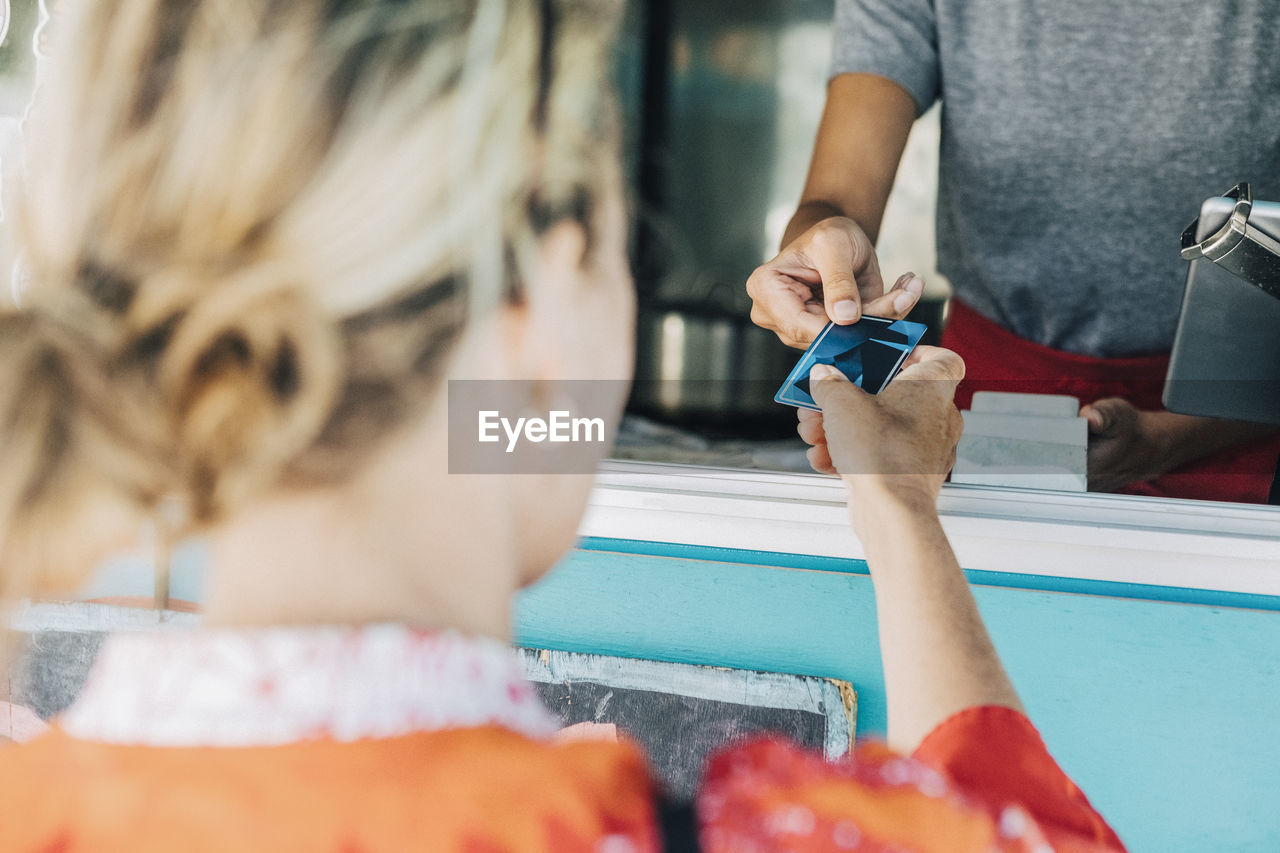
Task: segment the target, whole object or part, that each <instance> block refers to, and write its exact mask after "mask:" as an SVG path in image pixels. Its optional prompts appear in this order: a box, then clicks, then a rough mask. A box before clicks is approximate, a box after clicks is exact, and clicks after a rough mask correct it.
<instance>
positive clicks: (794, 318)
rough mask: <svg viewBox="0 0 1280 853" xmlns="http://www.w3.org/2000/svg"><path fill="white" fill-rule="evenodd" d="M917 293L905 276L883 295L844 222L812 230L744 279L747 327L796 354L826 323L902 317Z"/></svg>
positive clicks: (873, 263)
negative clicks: (749, 324)
mask: <svg viewBox="0 0 1280 853" xmlns="http://www.w3.org/2000/svg"><path fill="white" fill-rule="evenodd" d="M923 292H924V281H923V280H922V279H921V278H920V277H919V276H916V275H913V274H911V273H908V274H906V275H904V276H902V277H901V278H899V279H898V281H897V283H896V284H894V286H893V288H892V289H891V290H890V291H889V292H888V293H885V292H884V280H883V279H882V278H881V276H880V263H879V261H877V260H876V251H875V248H874V247H873V246H872V245H871V240H870V239H869V238H868V237H867V235H866V233H865V232H863V230H862V229H861V228H859V227H858V224H857V223H856V222H854V221H853V220H852V219H849V218H847V217H844V216H833V217H830V218H828V219H824V220H822V221H821V222H819V223H818V224H817V225H814V226H813V227H812V228H810V229H809V230H808V231H806V232H804V233H803V234H801V235H800V236H799V237H797V238H796V239H795V240H794V241H792V242H791V244H790V245H788V246H787V247H786V248H785V249H783V250H782V251H781V252H780V253H778V256H777V257H776V258H774V259H773V260H771V261H769V263H767V264H765V265H763V266H761V267H759V268H758V269H756V271H755V272H754V273H752V274H751V278H749V279H747V294H748V295H749V296H750V297H751V301H752V306H751V321H752V322H753V323H755V324H756V325H757V326H760V327H762V328H765V329H768V330H769V331H771V332H774V333H775V334H777V336H778V337H779V338H780V339H781V340H782V342H783V343H784V344H786V345H787V346H792V347H797V348H799V349H804V348H805V347H807V346H808V345H809V344H810V343H812V342H813V339H814V338H816V337H817V336H818V333H819V332H821V331H822V330H823V329H824V328H826V325H827V323H828V322H835V323H838V324H840V325H848V324H850V323H855V322H857V321H858V320H859V319H860V318H861V317H862V315H863V314H864V313H865V314H871V315H873V316H876V317H889V318H892V319H895V320H896V319H899V318H902V317H905V316H906V315H907V312H909V311H910V310H911V309H912V308H913V307H914V306H915V304H916V302H918V301H919V300H920V294H922V293H923Z"/></svg>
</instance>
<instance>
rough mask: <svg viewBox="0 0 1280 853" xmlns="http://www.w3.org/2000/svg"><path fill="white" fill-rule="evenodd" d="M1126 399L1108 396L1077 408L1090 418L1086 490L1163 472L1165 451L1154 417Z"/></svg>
mask: <svg viewBox="0 0 1280 853" xmlns="http://www.w3.org/2000/svg"><path fill="white" fill-rule="evenodd" d="M1160 414H1161V413H1159V412H1144V411H1140V410H1139V409H1137V408H1136V407H1134V405H1133V404H1132V403H1130V402H1129V401H1128V400H1122V399H1120V398H1119V397H1108V398H1106V399H1103V400H1098V401H1097V402H1094V403H1091V404H1089V405H1087V406H1082V407H1081V408H1080V417H1082V418H1087V419H1088V421H1089V456H1088V459H1089V462H1088V465H1089V491H1091V492H1113V491H1115V490H1116V489H1118V488H1120V487H1121V486H1124V485H1127V484H1129V483H1136V482H1140V481H1146V480H1153V479H1155V478H1156V477H1159V476H1160V475H1161V474H1164V473H1166V470H1167V468H1168V466H1167V465H1166V454H1165V451H1164V450H1163V449H1162V446H1161V442H1160V441H1159V440H1158V435H1159V430H1158V429H1156V428H1155V427H1156V425H1155V424H1154V423H1153V418H1156V417H1159V415H1160Z"/></svg>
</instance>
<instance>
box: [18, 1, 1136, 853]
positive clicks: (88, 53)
mask: <svg viewBox="0 0 1280 853" xmlns="http://www.w3.org/2000/svg"><path fill="white" fill-rule="evenodd" d="M615 17H616V9H614V8H613V6H612V4H610V3H606V2H592V1H591V0H546V2H541V3H536V2H528V0H439V2H432V3H420V2H380V3H379V2H341V0H329V2H318V0H275V1H274V2H250V0H206V1H205V2H197V0H96V2H92V3H81V4H77V8H76V9H75V11H74V14H72V16H71V20H70V21H69V22H68V29H67V30H66V31H65V32H64V33H63V35H62V36H61V38H62V41H61V43H60V44H57V45H55V50H56V53H57V56H56V62H57V64H56V66H55V76H54V78H53V79H52V80H51V81H50V83H49V85H48V87H47V89H46V90H45V91H44V92H43V93H42V96H41V101H42V102H41V103H40V105H39V110H38V111H37V130H36V131H35V135H34V137H33V143H32V145H31V148H30V151H29V158H30V168H29V173H30V174H29V181H28V186H27V189H26V192H25V195H24V198H23V199H21V203H20V205H19V207H18V213H17V231H16V235H17V240H18V246H19V248H20V249H21V251H22V253H23V257H24V258H25V263H26V265H27V268H28V269H29V271H30V277H31V283H30V286H29V288H28V289H27V290H26V292H25V293H24V295H23V304H22V306H21V308H13V309H11V310H8V311H7V312H6V313H5V314H4V315H3V317H2V318H0V371H3V376H2V378H0V471H2V472H3V475H2V476H0V579H2V581H3V585H4V588H3V593H4V595H5V596H6V597H8V598H15V597H18V596H23V595H30V594H55V593H57V592H58V591H60V590H64V589H67V588H70V587H74V586H75V584H76V583H77V582H78V581H79V580H80V579H81V578H82V576H83V574H84V572H85V571H86V569H87V567H89V566H91V565H92V564H93V563H94V561H95V560H97V559H99V558H100V557H101V556H102V555H103V554H105V553H107V552H109V551H111V550H112V549H113V548H117V547H119V546H121V545H123V544H127V543H128V542H129V540H130V537H131V535H132V532H133V531H136V530H137V529H138V528H139V526H140V524H141V523H142V522H143V521H145V520H151V519H157V518H160V519H162V520H163V523H164V524H165V525H167V526H169V527H170V528H171V529H172V532H174V533H175V534H183V535H185V534H189V533H200V534H202V535H203V536H205V537H206V538H207V540H208V542H209V543H210V548H211V553H212V558H211V568H210V577H209V582H208V584H209V585H208V590H207V593H206V607H205V623H206V627H205V628H203V629H201V630H199V631H196V632H192V633H190V634H176V635H170V636H164V637H128V636H121V637H116V638H113V639H112V640H111V641H109V643H108V645H107V646H106V648H105V649H104V651H103V654H102V656H101V658H100V660H99V661H98V663H97V664H96V668H95V671H94V673H93V674H92V675H91V677H90V681H89V683H88V685H87V687H86V689H85V691H84V693H83V695H82V696H81V697H80V698H79V699H78V700H77V702H76V704H75V705H74V706H73V707H72V708H71V709H70V710H69V711H68V712H67V713H66V714H65V715H64V716H63V717H61V719H59V720H58V721H57V725H56V726H55V727H54V729H53V731H51V732H50V733H48V734H45V735H43V736H41V737H38V738H36V739H35V740H33V741H31V742H29V743H26V744H23V745H20V746H7V747H5V748H4V749H3V750H0V803H3V804H4V805H3V817H2V818H0V850H3V851H5V853H10V852H11V851H23V853H27V851H31V853H34V851H55V850H56V851H63V852H64V853H72V851H93V853H104V851H146V850H172V849H183V850H188V851H227V850H237V851H253V850H263V851H267V850H270V851H279V850H301V851H309V850H314V851H361V852H362V853H371V852H372V851H391V850H469V851H482V850H483V851H493V850H546V851H573V850H600V851H645V850H657V849H663V848H667V849H677V848H684V849H688V848H689V847H690V846H691V845H695V844H698V843H701V844H702V845H703V847H704V848H705V849H710V850H725V851H727V850H758V849H784V848H785V849H794V850H814V849H844V850H883V849H886V848H888V847H893V848H895V849H907V850H947V851H968V850H983V851H985V850H989V849H999V850H1039V849H1043V846H1044V844H1046V843H1047V842H1053V843H1055V844H1057V845H1059V846H1060V849H1070V850H1115V849H1119V842H1118V841H1117V840H1116V837H1115V835H1114V834H1113V833H1112V832H1111V830H1110V829H1109V828H1108V827H1107V826H1106V824H1105V823H1104V822H1103V821H1102V819H1101V818H1100V817H1099V816H1098V815H1097V814H1096V813H1095V812H1094V811H1093V810H1092V809H1091V808H1090V807H1089V805H1088V803H1087V802H1086V801H1085V800H1084V798H1083V796H1082V795H1080V793H1079V791H1078V790H1077V789H1075V788H1074V786H1072V785H1071V783H1070V781H1069V780H1068V779H1067V778H1066V777H1065V776H1064V775H1063V774H1062V771H1061V770H1060V769H1058V767H1057V765H1056V764H1055V763H1054V762H1053V760H1052V758H1050V757H1049V755H1048V753H1047V752H1046V751H1045V748H1044V745H1043V743H1042V742H1041V741H1040V739H1039V737H1038V735H1037V734H1036V732H1035V729H1034V728H1032V726H1031V724H1030V723H1029V722H1028V721H1027V720H1026V718H1025V716H1023V714H1022V711H1021V709H1020V706H1019V703H1018V699H1017V696H1016V695H1015V694H1014V692H1013V689H1012V687H1011V686H1010V684H1009V681H1008V679H1007V677H1006V676H1005V674H1004V671H1003V669H1002V668H1001V665H1000V662H999V660H998V659H997V658H996V656H995V653H994V651H993V649H992V647H991V644H990V642H989V641H988V639H987V635H986V632H985V630H984V628H983V626H982V623H981V621H980V620H979V618H978V615H977V612H976V610H975V608H974V605H973V601H972V598H971V597H970V595H969V592H968V589H967V588H966V586H965V583H964V579H963V575H962V574H961V572H960V570H959V568H958V567H957V565H956V563H955V560H954V557H953V556H952V555H951V551H950V549H949V547H948V546H947V543H946V540H945V538H944V537H943V534H942V531H941V528H940V526H939V525H938V521H937V516H936V514H935V512H934V509H933V506H934V502H935V499H936V497H937V493H938V489H939V486H940V483H941V480H942V477H943V475H944V473H945V471H946V470H947V468H948V467H949V465H950V461H951V457H952V455H953V453H954V445H955V441H956V438H957V435H958V416H957V414H956V412H955V409H954V406H952V404H951V395H952V393H953V392H954V388H955V384H956V382H957V381H958V380H959V378H960V376H961V374H962V372H963V367H962V365H961V364H960V363H959V360H958V359H957V358H956V357H955V356H953V355H951V354H950V353H947V352H945V351H939V350H933V351H926V352H924V353H923V354H922V355H920V356H919V357H917V359H916V361H915V362H914V363H913V364H912V365H911V366H910V367H909V368H908V369H907V370H906V371H904V373H903V375H902V378H901V379H900V380H899V381H897V382H895V384H894V386H893V387H891V388H890V389H889V390H888V391H887V392H886V393H885V394H883V395H881V396H880V397H877V398H872V397H868V396H866V395H864V394H863V393H862V392H861V391H860V390H859V389H857V388H854V387H853V386H852V385H850V384H848V383H847V382H845V381H843V380H841V379H840V378H838V377H833V376H823V375H821V374H815V377H814V378H815V380H817V381H815V383H814V395H815V397H816V398H817V399H818V400H820V401H821V403H822V405H823V407H824V411H825V415H824V416H821V417H813V418H809V419H807V420H806V421H805V423H804V425H803V430H804V432H805V435H806V437H807V438H808V439H809V440H810V441H811V443H813V444H814V445H815V446H814V449H813V451H812V458H813V461H814V462H815V464H816V465H818V466H819V467H821V468H824V469H830V470H836V471H842V472H844V473H845V474H847V475H849V476H847V477H846V481H847V482H848V484H849V489H850V518H851V521H852V523H853V525H854V526H855V528H856V529H857V530H858V532H859V534H860V535H861V536H862V538H863V541H864V542H865V543H866V546H867V551H868V553H869V554H870V555H871V566H872V571H873V574H874V577H875V581H876V587H877V594H878V595H879V596H880V607H881V611H880V614H881V631H882V639H883V643H884V649H885V671H886V676H887V680H888V688H889V696H890V726H891V729H890V740H891V743H892V744H893V745H894V746H896V747H898V748H899V749H902V750H904V751H915V753H916V756H915V757H914V758H906V757H897V756H895V755H894V754H893V753H890V752H889V751H888V750H887V749H885V748H883V747H875V746H871V747H866V748H864V749H863V750H862V751H860V753H859V755H858V757H857V759H856V760H855V761H853V762H849V763H846V764H839V765H833V764H828V763H826V762H825V761H823V760H822V759H821V758H819V757H817V756H812V755H808V754H805V753H804V752H802V751H800V750H798V749H795V748H793V747H790V746H787V745H785V744H781V743H776V742H759V743H754V744H747V745H742V746H738V747H734V748H732V749H731V750H729V751H728V752H727V753H725V754H723V755H721V756H720V757H719V758H717V759H716V760H715V761H714V762H713V763H712V765H711V767H710V769H709V771H708V775H707V780H706V783H705V786H704V788H703V790H702V792H701V794H700V795H699V797H698V799H697V802H696V803H694V804H692V805H691V806H690V807H688V808H684V807H681V806H678V805H673V804H668V803H664V802H662V800H661V797H660V796H659V792H658V791H656V789H655V785H654V783H653V781H652V778H651V776H650V775H649V773H648V771H647V769H646V765H645V761H644V758H643V756H641V755H640V754H639V753H638V751H637V750H636V748H635V747H633V746H632V745H629V744H627V743H625V742H624V743H603V742H579V743H573V744H563V743H562V744H558V743H555V742H553V740H552V739H551V735H552V734H553V732H554V728H555V726H554V724H553V720H552V718H551V717H550V716H549V715H548V713H547V712H546V711H545V710H543V709H542V708H541V707H540V706H539V705H538V703H537V702H536V700H535V698H534V695H533V693H532V692H531V690H530V688H529V687H528V686H527V685H525V684H524V683H523V682H522V681H521V680H520V677H519V672H518V670H517V669H516V668H515V666H514V663H513V661H512V660H511V658H510V656H509V650H508V648H507V647H506V641H507V638H508V632H509V625H508V605H509V600H510V598H511V596H512V595H513V594H514V593H515V592H516V591H517V590H518V589H520V588H521V587H523V586H525V585H527V584H529V583H531V582H532V581H534V580H536V579H537V578H538V577H539V576H540V575H542V574H543V573H544V572H545V571H546V570H547V568H548V567H549V566H551V565H552V563H553V562H554V561H555V560H556V559H557V557H558V556H559V555H560V554H561V553H562V552H564V551H565V549H567V548H568V547H570V545H571V544H572V542H573V539H574V532H575V528H576V525H577V521H578V517H579V515H580V513H581V512H582V510H583V507H584V505H585V500H586V495H587V490H588V488H589V485H590V478H589V477H586V476H580V475H558V476H557V475H551V474H542V475H522V476H514V475H509V476H503V475H493V476H463V475H457V474H454V475H451V474H449V473H448V470H449V465H448V454H447V446H448V435H447V430H446V395H445V393H444V390H443V388H444V383H445V381H446V379H478V380H509V379H521V380H533V381H531V382H529V383H527V384H524V385H520V386H518V387H521V388H524V387H527V388H530V389H532V390H530V391H529V393H530V394H537V393H539V391H538V389H539V388H542V387H543V386H544V385H546V384H547V383H550V382H552V381H553V380H564V379H597V380H601V381H602V382H603V383H604V384H602V385H600V386H599V387H601V388H611V389H613V390H612V391H611V392H609V393H611V394H612V399H610V400H608V401H606V402H607V404H608V406H609V407H610V409H611V412H612V414H613V415H614V416H616V415H617V413H618V412H619V411H620V409H621V406H622V402H623V396H624V391H625V387H626V380H627V378H628V377H629V374H630V368H631V364H630V358H631V355H630V354H631V323H632V291H631V286H630V282H629V279H628V273H627V267H626V262H625V252H624V234H625V217H624V213H623V203H622V193H621V188H620V181H619V174H618V163H617V154H616V147H617V140H616V133H615V130H614V127H613V122H612V118H611V110H612V103H611V100H610V94H609V92H608V89H607V86H606V85H605V84H603V83H602V80H605V79H606V78H607V73H606V61H607V51H608V46H609V29H610V28H611V26H612V23H611V22H612V21H613V19H614V18H615ZM610 381H612V382H611V383H610ZM862 435H877V436H887V437H888V438H887V439H886V440H885V442H884V443H882V444H878V445H875V446H872V444H871V443H870V442H866V441H859V440H857V437H858V436H862ZM595 452H596V453H601V452H602V451H600V450H597V451H595ZM904 472H906V473H904ZM911 472H914V473H911ZM1037 845H1039V846H1037Z"/></svg>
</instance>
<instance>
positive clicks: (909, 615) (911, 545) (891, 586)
mask: <svg viewBox="0 0 1280 853" xmlns="http://www.w3.org/2000/svg"><path fill="white" fill-rule="evenodd" d="M874 504H875V505H873V506H871V507H870V508H868V509H866V510H864V517H863V518H862V519H861V522H862V523H860V524H858V525H857V526H858V528H859V530H860V531H862V534H861V535H862V537H863V546H864V548H865V549H866V554H867V561H868V563H869V564H870V567H871V577H872V579H873V581H874V583H875V590H876V612H877V615H878V619H879V627H880V651H881V655H882V658H883V661H884V676H885V689H886V692H887V694H888V710H889V732H888V737H889V742H890V744H891V745H893V746H894V747H896V748H898V749H902V750H913V749H914V748H915V747H916V746H918V745H919V743H920V741H921V740H922V739H923V738H924V736H925V735H927V734H928V733H929V732H930V731H932V730H933V729H934V728H936V727H937V726H938V724H939V723H941V722H943V721H944V720H945V719H946V718H947V717H949V716H951V715H952V714H955V713H957V712H958V711H962V710H964V709H966V708H971V707H975V706H979V705H1004V706H1007V707H1011V708H1016V709H1018V710H1021V709H1022V706H1021V703H1020V701H1019V699H1018V695H1017V693H1016V692H1015V691H1014V689H1013V685H1012V683H1011V682H1010V681H1009V677H1008V675H1007V674H1006V673H1005V670H1004V666H1003V665H1002V664H1001V662H1000V658H999V656H998V655H997V654H996V651H995V648H994V646H993V645H992V643H991V639H990V637H989V636H988V634H987V629H986V626H985V625H984V624H983V622H982V618H981V616H980V615H979V614H978V608H977V605H976V603H975V602H974V599H973V594H972V593H971V592H970V590H969V585H968V581H967V580H966V579H965V577H964V573H963V572H962V571H961V570H960V565H959V563H958V562H957V561H956V558H955V554H954V553H953V552H952V550H951V546H950V543H948V542H947V538H946V534H945V533H944V532H943V530H942V524H941V522H940V521H939V520H938V517H937V515H936V513H935V512H934V511H933V508H932V507H926V506H920V507H910V506H904V505H901V504H897V503H895V502H893V501H888V500H886V501H878V502H874Z"/></svg>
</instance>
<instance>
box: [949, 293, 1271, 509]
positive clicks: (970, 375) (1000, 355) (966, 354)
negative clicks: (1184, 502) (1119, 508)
mask: <svg viewBox="0 0 1280 853" xmlns="http://www.w3.org/2000/svg"><path fill="white" fill-rule="evenodd" d="M950 313H951V316H950V319H949V320H948V321H947V325H946V328H945V329H944V330H943V333H942V346H944V347H946V348H947V349H950V350H954V351H955V352H957V353H959V354H960V356H961V357H962V358H963V359H964V361H965V368H966V370H965V380H964V382H962V383H960V387H959V389H958V390H957V391H956V405H957V406H958V407H959V408H961V409H967V408H969V403H970V402H971V400H972V399H973V392H975V391H1014V392H1024V393H1032V394H1068V395H1070V396H1072V397H1078V398H1079V399H1080V404H1081V405H1085V404H1086V403H1092V402H1094V401H1095V400H1101V399H1102V398H1104V397H1122V398H1124V399H1126V400H1128V401H1129V402H1130V403H1132V404H1133V405H1134V406H1136V407H1137V408H1139V409H1142V410H1148V411H1150V410H1163V409H1164V405H1163V404H1162V403H1161V401H1160V397H1161V394H1162V393H1163V390H1164V377H1165V373H1166V371H1167V370H1168V367H1169V355H1168V353H1162V354H1159V355H1144V356H1132V357H1128V358H1094V357H1091V356H1085V355H1076V354H1075V353H1070V352H1062V351H1060V350H1055V349H1050V348H1049V347H1046V346H1041V345H1040V344H1037V343H1033V342H1031V341H1028V340H1024V339H1023V338H1020V337H1018V336H1017V335H1015V334H1013V333H1012V332H1010V331H1008V330H1007V329H1004V328H1002V327H1001V326H999V325H997V324H996V323H994V322H992V321H991V320H988V319H987V318H986V317H984V316H982V315H981V314H979V313H978V312H977V311H974V310H973V309H972V308H970V307H968V306H967V305H965V304H964V303H963V302H960V301H958V300H955V299H952V300H951V312H950ZM1278 457H1280V436H1276V437H1273V438H1268V439H1265V440H1261V441H1255V442H1252V443H1250V444H1247V445H1242V446H1240V447H1238V448H1232V449H1230V450H1226V451H1223V452H1222V453H1217V454H1214V455H1213V456H1207V457H1205V458H1204V459H1201V460H1199V461H1197V462H1194V463H1192V464H1190V465H1187V466H1185V467H1182V468H1179V469H1177V470H1176V471H1173V472H1170V473H1168V474H1165V475H1164V476H1162V477H1159V478H1157V479H1155V480H1151V481H1149V482H1144V483H1130V484H1129V485H1128V486H1125V487H1124V488H1122V489H1120V490H1119V491H1120V492H1121V493H1123V494H1130V495H1148V496H1151V497H1164V498H1192V499H1196V500H1209V501H1238V502H1241V503H1266V502H1267V497H1268V494H1269V492H1270V490H1271V482H1272V479H1273V477H1274V476H1275V472H1276V460H1277V458H1278Z"/></svg>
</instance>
